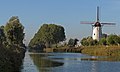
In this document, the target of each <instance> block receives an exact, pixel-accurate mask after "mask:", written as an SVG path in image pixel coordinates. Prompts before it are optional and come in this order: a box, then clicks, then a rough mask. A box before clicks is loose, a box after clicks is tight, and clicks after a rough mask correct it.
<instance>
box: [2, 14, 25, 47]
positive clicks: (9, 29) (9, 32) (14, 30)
mask: <svg viewBox="0 0 120 72" xmlns="http://www.w3.org/2000/svg"><path fill="white" fill-rule="evenodd" d="M4 30H5V36H6V38H7V42H8V43H9V44H20V45H21V44H23V42H22V41H23V39H24V27H23V26H22V24H21V23H20V21H19V19H18V17H17V16H13V17H11V18H10V19H9V21H8V22H7V24H6V26H5V28H4Z"/></svg>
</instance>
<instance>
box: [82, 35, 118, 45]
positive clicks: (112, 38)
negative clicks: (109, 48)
mask: <svg viewBox="0 0 120 72" xmlns="http://www.w3.org/2000/svg"><path fill="white" fill-rule="evenodd" d="M81 44H82V45H83V46H93V45H120V36H118V35H112V34H111V35H109V36H107V35H104V36H103V38H101V39H100V41H99V42H98V41H97V40H93V39H92V37H87V38H83V39H82V40H81Z"/></svg>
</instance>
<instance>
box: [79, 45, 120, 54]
mask: <svg viewBox="0 0 120 72" xmlns="http://www.w3.org/2000/svg"><path fill="white" fill-rule="evenodd" d="M81 53H84V54H89V55H94V56H120V46H85V47H83V50H82V51H81Z"/></svg>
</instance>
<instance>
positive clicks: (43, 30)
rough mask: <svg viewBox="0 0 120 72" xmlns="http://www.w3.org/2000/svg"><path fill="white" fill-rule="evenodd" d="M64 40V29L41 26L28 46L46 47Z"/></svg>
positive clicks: (53, 26) (57, 26)
mask: <svg viewBox="0 0 120 72" xmlns="http://www.w3.org/2000/svg"><path fill="white" fill-rule="evenodd" d="M64 40H65V32H64V28H63V27H62V26H60V25H55V24H43V25H42V26H41V27H40V29H39V30H38V32H37V33H36V34H35V36H34V37H33V39H31V41H30V43H29V46H33V45H35V44H41V43H44V44H45V46H46V47H50V46H51V44H57V43H59V42H61V41H64Z"/></svg>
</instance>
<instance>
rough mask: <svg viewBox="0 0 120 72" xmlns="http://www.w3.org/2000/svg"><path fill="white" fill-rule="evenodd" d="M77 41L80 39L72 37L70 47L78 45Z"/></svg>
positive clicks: (69, 42)
mask: <svg viewBox="0 0 120 72" xmlns="http://www.w3.org/2000/svg"><path fill="white" fill-rule="evenodd" d="M77 41H78V39H72V38H70V39H69V41H68V45H69V46H70V47H74V46H75V45H77Z"/></svg>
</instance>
